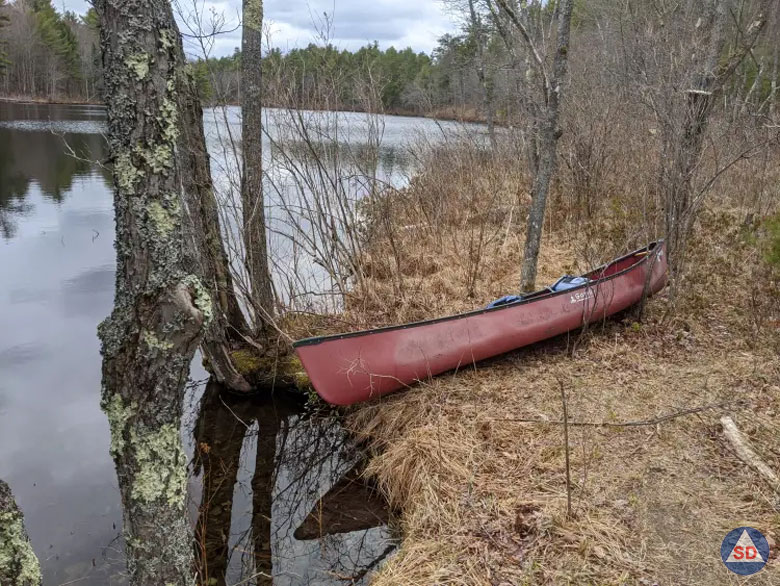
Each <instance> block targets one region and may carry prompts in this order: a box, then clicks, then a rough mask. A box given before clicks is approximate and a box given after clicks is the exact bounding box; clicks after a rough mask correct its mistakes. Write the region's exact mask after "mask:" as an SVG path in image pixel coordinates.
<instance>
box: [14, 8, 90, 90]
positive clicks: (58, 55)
mask: <svg viewBox="0 0 780 586" xmlns="http://www.w3.org/2000/svg"><path fill="white" fill-rule="evenodd" d="M101 76H102V72H101V69H100V47H99V44H98V30H97V15H96V14H95V11H94V10H92V9H90V10H89V12H87V14H86V15H84V16H79V15H77V14H75V13H73V12H70V11H65V12H60V11H58V10H57V9H55V8H54V6H53V5H52V2H51V0H16V1H15V2H13V3H6V2H5V0H0V93H2V94H4V95H6V96H24V97H33V98H43V99H49V100H57V99H65V100H77V101H96V100H99V99H100V98H99V96H100V79H101Z"/></svg>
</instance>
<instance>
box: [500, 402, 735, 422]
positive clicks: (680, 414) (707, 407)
mask: <svg viewBox="0 0 780 586" xmlns="http://www.w3.org/2000/svg"><path fill="white" fill-rule="evenodd" d="M742 406H744V402H743V401H733V402H725V403H711V404H709V405H702V406H700V407H692V408H690V409H683V410H682V411H675V412H674V413H669V414H667V415H661V416H659V417H655V418H653V419H642V420H639V421H624V422H615V421H571V420H569V421H566V422H564V421H551V420H548V419H538V418H536V419H533V418H521V417H502V418H500V419H498V421H511V422H513V423H535V424H539V425H564V424H565V425H569V426H571V425H575V426H579V427H644V426H653V425H658V424H660V423H666V422H667V421H671V420H672V419H677V418H678V417H684V416H686V415H693V414H695V413H701V412H703V411H709V410H711V409H725V408H727V407H729V408H735V407H742Z"/></svg>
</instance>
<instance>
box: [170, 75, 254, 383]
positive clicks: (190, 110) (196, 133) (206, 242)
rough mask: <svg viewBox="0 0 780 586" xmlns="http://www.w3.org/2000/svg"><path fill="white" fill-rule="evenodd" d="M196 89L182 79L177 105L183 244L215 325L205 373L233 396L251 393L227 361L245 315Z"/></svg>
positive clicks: (243, 330) (243, 331) (205, 345)
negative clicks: (227, 248)
mask: <svg viewBox="0 0 780 586" xmlns="http://www.w3.org/2000/svg"><path fill="white" fill-rule="evenodd" d="M196 91H197V90H196V85H195V82H194V80H193V79H192V78H191V76H190V75H189V74H184V73H182V75H181V76H180V82H179V105H180V111H181V115H182V133H181V138H180V144H179V158H180V160H181V168H182V169H189V170H190V172H189V173H184V174H183V176H182V181H183V182H184V193H185V203H186V206H187V212H188V213H187V214H186V220H187V222H186V226H187V230H186V242H187V245H188V246H189V247H191V248H192V249H193V250H194V251H196V254H189V255H188V258H189V259H190V260H191V261H192V262H191V263H190V264H191V267H189V268H190V270H192V271H193V272H194V273H195V274H197V275H198V276H199V277H200V278H201V280H202V282H203V285H204V286H205V287H206V288H207V289H208V291H209V295H210V296H211V298H212V299H213V300H214V314H213V319H212V320H211V323H210V325H209V328H208V330H207V331H206V333H205V335H204V338H203V342H202V344H201V349H202V351H203V353H204V355H205V356H206V359H207V360H208V368H209V370H210V371H211V372H212V373H213V375H214V377H215V378H216V379H217V381H218V382H220V383H222V384H224V385H226V386H228V387H230V388H231V389H233V390H237V391H249V390H251V387H250V385H249V383H247V381H246V380H245V379H244V377H243V376H241V374H239V373H238V371H237V370H236V367H235V366H234V364H233V362H232V359H231V357H230V350H231V342H232V341H233V340H236V341H239V340H240V339H241V336H244V335H248V334H249V333H250V332H249V328H248V327H247V324H246V320H245V319H244V315H243V313H242V312H241V307H240V306H239V304H238V299H237V298H236V294H235V289H234V288H233V278H232V276H231V273H230V263H229V261H228V257H227V254H226V252H225V247H224V244H223V242H222V232H221V229H220V223H219V211H218V207H217V200H216V197H215V195H214V186H213V184H212V181H211V171H210V165H209V155H208V152H207V150H206V139H205V136H204V133H203V110H202V108H201V105H200V100H199V99H198V97H197V95H196Z"/></svg>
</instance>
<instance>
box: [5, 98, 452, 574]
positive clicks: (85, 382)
mask: <svg viewBox="0 0 780 586" xmlns="http://www.w3.org/2000/svg"><path fill="white" fill-rule="evenodd" d="M341 120H342V122H341V123H340V124H341V128H340V132H339V140H340V141H341V142H342V143H344V144H349V143H350V142H352V143H353V144H356V145H359V144H360V142H361V140H364V136H365V135H364V134H363V132H364V131H362V130H361V128H362V127H363V126H362V125H363V124H364V123H365V120H366V119H365V117H363V116H361V115H359V114H345V115H343V117H342V119H341ZM236 121H237V118H236V111H235V110H234V109H231V110H228V112H227V118H223V117H222V114H221V113H219V112H218V113H216V115H215V113H213V112H211V113H209V112H207V122H206V128H207V132H209V136H210V139H209V148H210V151H211V152H212V157H213V159H214V167H215V175H216V176H217V180H218V181H223V182H224V181H226V180H227V179H226V178H228V177H229V175H230V170H229V164H228V163H226V162H225V158H224V153H222V152H221V149H220V141H219V140H218V136H215V135H219V134H220V132H221V131H220V130H219V129H220V128H221V129H222V131H224V129H226V128H230V127H234V126H235V124H236ZM382 125H383V132H382V142H381V152H382V153H383V154H382V156H380V160H379V161H378V163H377V164H376V165H375V172H376V173H377V175H378V176H380V177H382V178H383V179H385V180H387V181H388V182H391V183H403V181H405V180H406V179H405V178H406V177H407V176H408V173H409V171H410V167H409V164H408V162H407V161H405V160H404V157H403V156H402V154H401V153H402V151H403V147H404V145H405V144H406V143H408V141H410V140H412V139H414V137H415V136H417V135H418V133H419V132H420V131H422V132H428V133H430V134H431V135H436V134H439V133H440V132H441V130H440V127H439V126H438V125H437V124H436V123H434V122H433V121H429V120H424V119H414V118H402V117H384V118H383V119H382ZM104 129H105V127H104V112H103V110H102V109H101V108H99V107H92V106H49V105H19V104H10V103H3V102H0V478H2V479H4V480H5V481H7V482H8V483H9V484H10V486H11V488H12V490H13V491H14V494H15V496H16V498H17V501H18V504H19V506H20V507H21V508H22V510H23V511H24V514H25V520H26V525H27V529H28V532H29V534H30V537H31V540H32V542H33V546H34V549H35V551H36V553H37V554H38V556H39V558H40V560H41V565H42V568H43V573H44V583H45V584H46V585H50V584H51V585H57V584H65V583H77V584H81V585H92V584H95V585H98V584H109V583H110V584H114V583H115V584H122V583H124V578H123V574H122V573H123V570H124V560H123V557H122V547H121V541H122V540H121V518H122V515H121V510H120V502H119V492H118V488H117V484H116V477H115V474H114V467H113V462H112V461H111V458H110V456H109V453H108V445H109V429H108V423H107V421H106V417H105V415H104V414H103V413H102V411H101V410H100V407H99V398H100V355H99V353H98V349H99V344H98V340H97V337H96V327H97V324H98V323H99V322H100V321H101V320H102V319H103V318H105V317H106V316H107V315H108V314H109V312H110V310H111V306H112V302H113V290H114V263H115V259H114V249H113V238H114V227H113V209H112V193H111V188H110V174H109V171H108V170H107V169H105V168H104V167H103V166H102V165H101V164H100V162H101V161H104V160H105V157H106V151H105V140H104V137H103V136H102V134H101V133H102V132H104ZM234 130H235V128H234ZM272 134H273V131H272ZM268 150H269V157H273V152H272V151H273V149H272V148H271V149H268ZM73 154H76V155H77V156H73ZM269 160H270V159H269ZM272 171H273V169H272ZM269 189H270V188H269ZM283 191H284V190H281V191H277V193H283ZM276 203H277V204H278V203H279V202H278V201H277V202H276ZM272 205H273V201H272ZM270 216H271V219H272V221H279V222H281V223H282V224H283V223H284V218H283V216H280V215H279V214H276V213H275V212H274V211H273V210H271V211H270ZM282 231H283V230H282ZM272 244H273V242H272ZM272 248H273V249H274V250H275V251H276V254H277V258H281V259H282V262H284V255H285V254H286V252H285V251H286V249H285V244H284V239H282V240H280V241H279V242H277V243H276V244H275V245H274V246H272ZM198 362H199V361H198V360H197V357H196V360H195V361H194V362H193V372H192V373H191V376H192V378H193V379H195V380H205V379H206V377H207V374H206V373H205V372H204V371H203V370H202V368H201V367H200V366H199V364H198ZM204 386H205V385H204V384H193V385H191V388H190V391H189V393H188V400H187V404H188V410H187V412H188V413H187V418H186V421H185V428H184V429H183V431H182V433H183V435H184V438H185V441H186V443H187V445H188V446H189V449H190V452H191V453H193V452H198V453H200V450H198V449H196V448H195V446H197V445H206V446H208V447H207V449H208V450H210V451H209V456H208V458H206V460H208V459H209V458H210V460H211V461H212V462H211V465H210V464H209V463H208V462H207V461H205V463H204V458H202V457H198V458H196V460H195V461H194V462H193V466H192V467H193V479H192V482H191V488H192V491H191V492H192V497H191V498H192V503H193V518H196V517H198V508H199V505H200V504H202V502H209V503H212V505H213V504H214V503H216V505H218V506H216V509H217V510H216V512H215V510H214V506H212V509H211V511H210V512H209V513H208V515H206V517H204V515H203V513H201V515H200V516H201V520H203V519H204V518H205V520H206V521H208V523H209V524H210V525H211V526H212V528H213V527H214V524H217V523H221V531H222V532H223V533H225V534H227V535H229V536H230V539H229V543H228V545H227V548H226V549H225V548H223V549H225V551H221V550H219V547H212V550H211V551H208V548H209V545H208V544H207V552H206V557H207V558H208V559H209V561H210V564H211V565H212V567H216V568H219V567H221V566H225V567H228V571H227V574H228V579H227V583H228V584H230V583H235V582H238V581H239V580H241V579H242V578H241V577H242V576H246V575H247V572H250V571H252V569H253V568H255V569H256V568H259V567H263V563H265V562H262V560H264V559H265V558H266V557H268V559H270V560H271V562H272V566H273V575H274V583H275V584H310V583H311V584H327V583H330V582H331V581H333V583H341V582H339V581H338V580H335V578H333V576H334V575H335V574H339V575H344V574H345V573H346V575H355V576H359V575H361V572H363V570H364V569H365V568H366V567H368V568H371V567H374V565H375V563H376V560H380V559H383V557H384V556H386V555H387V552H388V547H391V546H392V539H391V536H390V534H389V531H388V530H387V528H385V527H382V526H378V527H373V528H366V529H360V530H356V531H352V532H349V533H341V534H338V535H330V536H328V537H326V538H323V539H314V540H311V539H309V540H298V539H296V538H295V537H294V536H293V533H294V532H295V528H296V527H297V526H298V525H299V524H300V523H301V522H303V521H304V519H305V518H306V515H307V513H308V511H310V510H311V508H312V507H313V506H314V504H315V503H316V501H317V498H318V497H319V496H320V495H321V494H322V493H323V492H325V491H326V490H327V489H328V488H330V486H331V485H332V484H333V483H334V482H336V480H337V479H338V478H339V477H340V476H341V475H342V474H343V473H344V472H346V471H347V470H348V469H349V468H350V466H351V465H352V463H353V462H352V460H353V459H354V454H352V452H351V451H350V450H351V448H350V446H349V445H348V444H349V442H347V441H345V439H344V437H343V433H341V432H340V429H339V428H338V426H337V425H335V424H334V423H333V422H332V421H331V420H328V419H323V418H322V417H321V416H319V415H316V414H315V415H306V414H303V413H301V411H300V407H299V406H294V407H290V406H289V405H288V406H285V403H284V402H278V401H277V402H275V403H268V402H265V403H264V402H263V401H261V400H259V399H255V400H252V401H234V403H233V404H232V408H231V409H229V410H228V411H229V413H230V414H231V416H230V417H227V415H226V414H225V412H223V411H220V408H221V407H220V405H225V402H224V401H222V400H221V399H220V400H219V401H217V400H216V399H214V398H213V397H215V396H217V397H218V394H216V395H215V394H214V392H213V391H207V392H206V395H205V396H206V397H207V398H208V397H212V398H211V399H210V403H208V404H210V405H212V406H213V407H214V408H213V409H203V410H201V409H200V404H201V397H202V396H203V394H204ZM204 400H205V399H204ZM235 413H240V414H242V415H243V416H242V417H241V418H240V419H242V421H243V422H244V423H246V424H247V425H244V424H243V423H242V424H240V425H239V426H238V427H236V426H235V420H236V418H235V417H233V414H235ZM220 418H221V419H220ZM220 421H222V423H221V424H220V423H219V422H220ZM215 422H216V423H215ZM226 422H227V423H226ZM204 430H205V431H204ZM204 433H205V434H206V435H203V434H204ZM204 437H205V438H206V440H208V441H206V440H203V438H204ZM201 440H203V441H201ZM214 446H217V447H214ZM212 448H213V449H212ZM269 454H270V456H269ZM201 456H202V454H201ZM217 456H219V458H220V464H219V467H220V469H221V470H222V472H223V474H222V476H221V477H220V481H219V483H218V486H216V485H215V484H214V482H213V480H214V478H216V477H217V476H219V475H218V474H216V472H215V470H216V469H217V466H216V460H215V458H217ZM223 460H224V461H226V462H232V463H233V464H231V465H230V466H227V468H226V467H225V466H223V465H222V462H223ZM274 461H276V464H273V463H274ZM269 462H270V463H271V464H269ZM269 466H270V467H271V468H273V471H272V473H268V470H267V469H268V467H269ZM226 469H227V470H228V473H225V470H226ZM269 474H270V475H269ZM204 479H206V480H208V482H206V481H205V480H204ZM226 483H227V486H229V487H230V488H229V489H225V486H226ZM204 485H206V487H207V488H206V490H207V491H208V498H206V499H204V489H203V486H204ZM220 487H221V488H220ZM215 491H216V492H215ZM266 501H267V502H266ZM268 517H270V526H266V525H263V519H264V518H265V519H267V518H268ZM370 525H371V523H368V524H367V526H370ZM374 525H376V523H374ZM269 540H270V543H265V542H266V541H269ZM260 542H263V543H262V547H260V546H259V545H258V543H260ZM218 550H219V551H218ZM269 550H270V553H269ZM269 556H270V557H269ZM258 560H261V561H258ZM266 561H267V560H266Z"/></svg>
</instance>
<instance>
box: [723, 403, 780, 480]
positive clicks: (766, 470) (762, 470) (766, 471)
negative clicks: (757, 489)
mask: <svg viewBox="0 0 780 586" xmlns="http://www.w3.org/2000/svg"><path fill="white" fill-rule="evenodd" d="M720 424H721V425H722V426H723V435H725V436H726V439H727V440H729V442H731V445H732V446H734V450H735V451H736V452H737V456H738V457H739V459H740V460H742V461H743V462H744V463H745V464H747V465H748V466H750V467H751V468H753V469H754V470H755V471H756V472H758V473H759V474H760V475H761V476H762V478H763V479H764V480H766V481H767V483H768V484H769V485H770V486H771V487H772V490H774V491H775V492H776V493H778V494H780V478H778V476H777V474H775V472H774V470H772V469H771V468H770V467H769V466H767V464H766V463H765V462H764V461H763V460H762V459H761V458H760V457H759V456H758V454H756V452H755V451H754V450H753V448H752V446H751V445H750V442H749V441H748V439H747V438H746V437H745V436H744V435H743V434H742V432H741V431H739V428H738V427H737V424H736V423H734V420H733V419H732V418H731V417H729V416H728V415H724V416H723V417H721V418H720Z"/></svg>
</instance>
